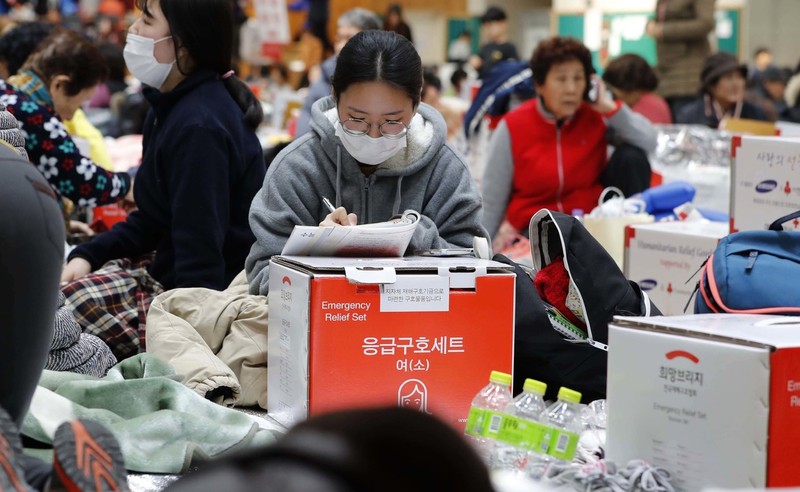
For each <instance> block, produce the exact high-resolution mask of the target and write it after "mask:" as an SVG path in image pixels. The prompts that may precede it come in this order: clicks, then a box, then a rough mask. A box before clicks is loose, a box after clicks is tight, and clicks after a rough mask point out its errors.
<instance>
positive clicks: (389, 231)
mask: <svg viewBox="0 0 800 492" xmlns="http://www.w3.org/2000/svg"><path fill="white" fill-rule="evenodd" d="M418 223H419V212H415V211H413V210H406V211H405V212H403V214H402V215H401V216H399V217H397V218H395V219H392V220H389V221H386V222H377V223H374V224H361V225H356V226H300V225H297V226H294V230H293V231H292V234H291V235H290V236H289V240H288V241H286V245H285V246H284V247H283V251H282V252H281V254H282V255H284V256H370V257H379V256H403V254H404V253H405V252H406V249H407V248H408V244H409V243H410V242H411V237H412V236H413V235H414V231H415V230H416V228H417V224H418Z"/></svg>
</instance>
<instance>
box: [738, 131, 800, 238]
mask: <svg viewBox="0 0 800 492" xmlns="http://www.w3.org/2000/svg"><path fill="white" fill-rule="evenodd" d="M731 158H732V159H731V165H732V169H731V228H730V230H731V232H736V231H748V230H763V229H766V228H767V227H768V226H769V224H771V223H772V221H774V220H776V219H778V218H780V217H782V216H784V215H786V214H789V213H791V212H794V211H797V210H800V138H786V137H751V136H736V137H733V140H732V142H731ZM799 226H800V221H797V220H796V221H793V222H790V223H788V224H785V225H784V229H786V230H797V229H798V228H799Z"/></svg>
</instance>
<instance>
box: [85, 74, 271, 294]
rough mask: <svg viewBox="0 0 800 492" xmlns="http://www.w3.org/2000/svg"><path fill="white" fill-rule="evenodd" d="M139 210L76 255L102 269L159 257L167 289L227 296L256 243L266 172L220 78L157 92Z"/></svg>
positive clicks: (158, 270) (138, 190)
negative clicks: (256, 200) (257, 200)
mask: <svg viewBox="0 0 800 492" xmlns="http://www.w3.org/2000/svg"><path fill="white" fill-rule="evenodd" d="M145 96H146V97H147V99H148V101H149V102H150V105H151V106H152V108H153V109H151V110H150V112H149V114H148V116H147V120H146V121H145V129H144V141H143V145H144V156H143V159H142V165H141V167H140V169H139V171H138V172H137V175H136V185H135V186H134V197H135V199H136V204H137V205H138V207H139V210H137V211H135V212H133V213H131V214H130V215H129V216H128V218H127V220H126V221H125V222H122V223H119V224H117V225H115V226H114V227H113V228H112V229H111V231H109V232H107V233H104V234H101V235H100V236H98V237H97V238H95V239H94V240H93V241H91V242H89V243H87V244H85V245H82V246H79V247H78V248H76V249H75V250H74V251H73V252H72V254H71V255H70V259H72V258H75V257H80V258H85V259H86V260H88V261H89V262H90V263H91V265H92V268H93V269H96V268H99V267H100V266H102V265H103V263H105V262H106V261H108V260H111V259H115V258H125V257H136V256H138V255H142V254H145V253H149V252H151V251H153V250H155V251H156V255H155V259H154V260H153V263H152V264H151V266H150V274H151V275H152V276H153V277H154V278H155V279H156V280H158V281H159V282H160V283H161V284H162V285H163V286H164V288H166V289H172V288H176V287H207V288H211V289H217V290H221V289H224V288H225V287H226V286H227V285H228V283H230V281H231V280H232V279H233V277H234V276H235V275H236V274H237V273H238V272H240V271H241V270H242V269H243V268H244V260H245V257H247V253H248V252H249V251H250V246H251V245H252V243H253V242H254V241H255V238H254V236H253V233H252V232H251V231H250V227H249V225H248V223H247V215H248V211H249V209H250V202H251V201H252V199H253V196H254V195H255V194H256V192H257V191H258V190H259V189H260V188H261V185H262V183H263V181H264V174H265V166H264V161H263V156H262V152H261V145H260V144H259V141H258V139H257V138H256V136H255V132H254V131H253V130H252V129H251V128H250V127H249V126H247V124H246V123H245V122H244V119H243V114H242V110H241V109H240V108H239V106H238V105H237V104H236V102H234V100H233V99H232V98H231V96H230V95H229V93H228V91H227V89H226V88H225V86H224V85H223V83H222V81H220V80H219V78H218V77H217V75H216V74H214V73H212V72H210V71H205V70H201V71H198V72H195V73H193V74H192V75H190V76H189V77H188V78H187V79H185V80H184V81H182V82H181V83H180V84H179V85H178V87H176V88H175V89H173V90H172V91H169V92H165V93H161V92H158V91H157V90H154V89H148V90H147V92H146V93H145Z"/></svg>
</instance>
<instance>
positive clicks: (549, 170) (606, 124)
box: [483, 37, 656, 250]
mask: <svg viewBox="0 0 800 492" xmlns="http://www.w3.org/2000/svg"><path fill="white" fill-rule="evenodd" d="M530 65H531V69H532V70H533V80H534V85H535V87H536V92H537V94H538V97H536V98H534V99H532V100H530V101H527V102H525V103H524V104H522V105H521V106H520V107H518V108H517V109H515V110H514V111H511V112H509V113H508V114H507V115H506V116H505V118H504V119H503V121H502V122H501V123H500V124H499V125H498V127H497V129H496V130H495V132H494V134H493V135H492V137H491V140H490V143H489V151H488V155H489V156H490V157H489V164H488V165H487V167H486V171H485V173H484V176H483V201H484V219H483V221H484V226H485V227H486V228H487V229H488V231H489V233H490V234H492V236H493V237H494V245H495V249H496V250H502V249H503V247H504V246H505V245H506V244H505V243H506V242H508V241H509V240H510V239H511V238H512V237H514V236H516V235H517V234H519V233H522V234H526V233H527V227H528V222H529V221H530V218H531V216H533V214H535V213H536V212H537V211H538V210H540V209H542V208H548V209H551V210H556V211H559V212H565V213H571V212H572V211H573V210H575V209H582V210H585V211H589V210H591V209H592V208H594V207H595V206H596V205H597V200H598V198H599V196H600V193H601V191H602V190H603V187H604V186H609V185H613V186H616V187H618V188H620V189H621V190H622V191H623V193H625V194H626V195H631V194H634V193H637V192H640V191H642V190H644V189H646V188H647V187H648V186H649V182H650V164H649V162H648V161H647V153H648V152H649V151H651V150H653V149H654V148H655V146H656V130H655V129H654V128H653V126H652V125H651V124H650V122H649V121H648V120H647V119H646V118H644V117H643V116H642V115H640V114H637V113H634V112H633V111H631V110H630V108H628V106H627V105H625V104H624V103H622V102H621V101H616V102H615V101H613V100H612V99H611V98H610V96H609V95H608V94H607V92H606V90H605V87H604V84H603V82H602V81H601V80H600V78H599V77H597V76H596V75H593V72H594V70H593V68H592V58H591V53H590V52H589V50H588V49H587V48H586V47H585V46H584V45H583V44H582V43H581V42H580V41H577V40H575V39H570V38H561V37H555V38H551V39H549V40H546V41H543V42H541V43H540V44H539V46H538V47H537V48H536V50H535V51H534V53H533V57H532V58H531V62H530ZM592 82H593V83H594V84H595V85H596V88H595V90H590V89H591V85H592ZM593 93H594V94H596V96H595V97H594V98H592V97H590V96H592V95H594V94H593ZM609 144H611V145H614V146H615V149H614V152H613V154H612V155H611V158H608V145H609Z"/></svg>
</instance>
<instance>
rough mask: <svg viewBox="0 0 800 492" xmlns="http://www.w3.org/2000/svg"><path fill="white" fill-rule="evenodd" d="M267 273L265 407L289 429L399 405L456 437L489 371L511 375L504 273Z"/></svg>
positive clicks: (475, 264)
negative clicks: (333, 414)
mask: <svg viewBox="0 0 800 492" xmlns="http://www.w3.org/2000/svg"><path fill="white" fill-rule="evenodd" d="M269 269H270V270H269V274H270V278H269V295H268V298H269V306H270V309H269V335H268V337H267V364H268V371H269V372H268V376H267V385H268V386H267V408H268V410H269V413H270V415H271V416H272V417H273V418H274V419H275V420H277V421H278V422H280V423H281V424H283V425H286V426H287V427H288V426H292V425H294V424H296V423H297V422H299V421H300V420H303V419H305V418H306V417H308V416H314V415H318V414H320V413H325V412H328V411H334V410H341V409H347V408H356V407H365V406H384V405H397V406H404V407H410V408H414V409H416V410H419V411H421V412H426V413H432V414H434V415H436V416H438V417H440V418H442V419H443V420H444V421H445V422H448V423H450V424H451V425H452V426H453V427H455V428H457V429H459V430H460V431H462V432H463V429H464V424H465V423H466V417H467V414H468V412H469V407H470V403H471V401H472V398H473V397H474V396H475V394H477V393H478V391H479V390H480V389H481V388H482V387H483V386H485V385H486V383H487V381H488V378H489V374H490V372H491V371H492V370H499V371H503V372H507V373H511V371H512V368H513V356H514V285H515V275H514V272H513V270H512V267H511V266H510V265H506V264H504V263H499V262H495V261H489V260H480V259H475V258H467V257H460V258H421V257H406V258H332V257H326V258H323V257H300V256H275V257H273V258H272V260H271V262H270V266H269Z"/></svg>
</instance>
